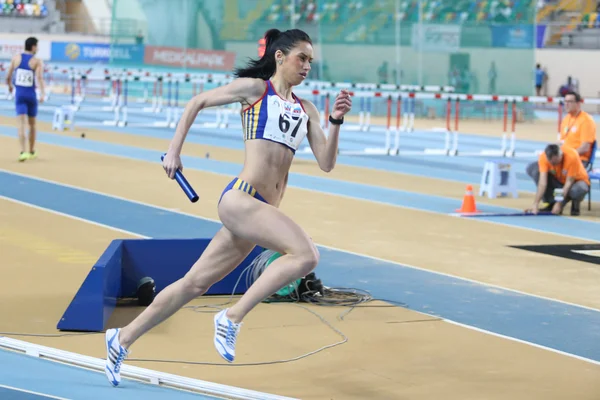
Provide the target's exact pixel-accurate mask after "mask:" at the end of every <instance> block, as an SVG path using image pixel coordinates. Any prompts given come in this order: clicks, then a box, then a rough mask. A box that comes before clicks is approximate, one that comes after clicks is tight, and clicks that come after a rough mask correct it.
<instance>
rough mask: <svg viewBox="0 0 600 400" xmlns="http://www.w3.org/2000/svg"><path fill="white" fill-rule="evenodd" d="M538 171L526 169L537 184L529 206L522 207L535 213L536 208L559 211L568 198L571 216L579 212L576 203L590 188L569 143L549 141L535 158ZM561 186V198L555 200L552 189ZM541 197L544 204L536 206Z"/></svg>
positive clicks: (575, 152) (556, 212)
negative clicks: (561, 143)
mask: <svg viewBox="0 0 600 400" xmlns="http://www.w3.org/2000/svg"><path fill="white" fill-rule="evenodd" d="M538 167H539V171H535V170H531V169H529V168H528V171H527V172H528V173H529V175H530V176H531V178H532V179H533V180H534V182H535V183H536V185H537V192H536V194H535V199H534V201H533V205H532V208H531V209H528V210H525V211H526V212H532V213H534V214H537V213H538V212H539V211H552V213H553V214H562V211H563V208H564V207H565V205H567V204H568V203H569V201H571V215H579V213H580V210H579V206H580V204H581V201H582V200H583V199H584V198H585V196H586V194H587V193H588V192H589V190H590V179H589V177H588V174H587V171H586V170H585V167H584V166H583V163H582V162H581V158H580V157H579V154H578V153H577V150H575V149H573V148H572V147H569V146H565V145H563V146H559V145H557V144H550V145H548V146H546V149H545V150H544V152H543V153H542V154H540V157H539V159H538ZM560 188H562V189H563V190H562V192H563V200H562V201H556V200H555V198H554V190H555V189H560ZM540 200H544V202H545V203H547V205H546V206H544V207H542V208H539V203H540Z"/></svg>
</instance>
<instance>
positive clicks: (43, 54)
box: [0, 39, 50, 61]
mask: <svg viewBox="0 0 600 400" xmlns="http://www.w3.org/2000/svg"><path fill="white" fill-rule="evenodd" d="M24 51H25V40H15V39H0V60H6V61H8V60H10V59H11V58H12V57H13V56H14V55H15V54H21V53H23V52H24ZM37 57H39V58H40V59H42V60H49V59H50V42H44V41H39V42H38V52H37Z"/></svg>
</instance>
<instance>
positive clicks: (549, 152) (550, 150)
mask: <svg viewBox="0 0 600 400" xmlns="http://www.w3.org/2000/svg"><path fill="white" fill-rule="evenodd" d="M544 153H546V158H547V159H548V161H550V160H551V159H552V157H555V156H557V155H559V154H560V147H558V145H557V144H549V145H548V146H546V149H545V150H544Z"/></svg>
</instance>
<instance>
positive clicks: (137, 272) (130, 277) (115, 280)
mask: <svg viewBox="0 0 600 400" xmlns="http://www.w3.org/2000/svg"><path fill="white" fill-rule="evenodd" d="M210 240H211V239H127V240H114V241H113V242H112V243H111V244H110V245H109V246H108V248H107V249H106V250H105V251H104V253H103V254H102V256H101V257H100V258H99V259H98V261H97V262H96V264H94V266H93V267H92V269H91V270H90V272H89V273H88V275H87V277H86V279H85V280H84V282H83V284H82V285H81V287H80V288H79V290H78V291H77V294H76V295H75V297H74V298H73V300H72V301H71V303H70V304H69V306H68V307H67V309H66V311H65V312H64V314H63V316H62V318H61V319H60V321H59V322H58V325H57V328H58V329H59V330H62V331H93V332H98V331H103V330H105V327H106V324H107V322H108V320H109V319H110V316H111V315H112V313H113V311H114V309H115V307H116V305H117V299H119V298H125V297H134V296H135V293H136V290H137V285H138V282H139V281H140V279H142V278H144V277H151V278H152V279H154V282H155V284H156V293H157V294H158V293H160V291H161V290H162V289H164V288H165V287H167V286H168V285H170V284H171V283H173V282H175V281H177V280H179V279H180V278H182V277H183V276H184V275H185V274H186V273H187V272H188V271H189V270H190V268H191V267H192V265H193V264H194V263H195V262H196V260H197V259H198V258H199V257H200V255H201V254H202V252H203V251H204V249H206V247H207V246H208V244H209V243H210ZM262 251H263V249H262V248H260V247H255V248H254V250H252V252H251V253H250V254H249V255H248V257H246V259H245V260H244V261H242V263H241V264H240V265H238V266H237V267H236V269H235V270H233V271H232V272H231V273H230V274H229V275H228V276H227V277H225V278H224V279H223V280H221V281H220V282H217V283H216V284H214V285H213V286H212V287H211V288H210V289H209V291H208V292H207V293H206V294H207V295H230V294H232V293H234V294H243V293H245V292H246V290H247V289H248V287H247V285H246V279H245V277H242V278H241V279H240V275H241V274H242V272H243V271H244V269H246V267H247V266H248V265H249V264H250V263H251V262H252V260H254V258H256V256H258V255H259V254H260V253H261V252H262ZM238 279H239V282H238ZM236 283H237V286H236ZM234 288H235V291H234Z"/></svg>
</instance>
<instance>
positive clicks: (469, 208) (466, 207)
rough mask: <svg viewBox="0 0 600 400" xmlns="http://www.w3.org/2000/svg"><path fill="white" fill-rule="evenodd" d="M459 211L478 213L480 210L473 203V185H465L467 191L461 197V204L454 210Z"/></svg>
mask: <svg viewBox="0 0 600 400" xmlns="http://www.w3.org/2000/svg"><path fill="white" fill-rule="evenodd" d="M456 211H457V212H459V213H478V212H480V211H479V210H478V209H477V206H476V205H475V196H473V186H471V185H467V192H466V193H465V197H464V198H463V202H462V206H461V207H460V209H458V210H456Z"/></svg>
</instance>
